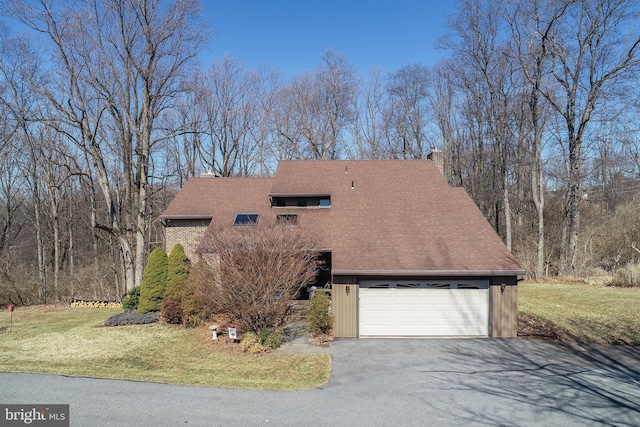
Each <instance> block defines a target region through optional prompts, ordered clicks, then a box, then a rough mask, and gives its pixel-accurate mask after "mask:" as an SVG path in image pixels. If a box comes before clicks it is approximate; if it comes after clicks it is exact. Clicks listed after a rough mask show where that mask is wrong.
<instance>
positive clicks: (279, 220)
mask: <svg viewBox="0 0 640 427" xmlns="http://www.w3.org/2000/svg"><path fill="white" fill-rule="evenodd" d="M276 225H298V214H278V215H276Z"/></svg>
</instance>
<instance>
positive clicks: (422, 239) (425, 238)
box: [164, 160, 524, 275]
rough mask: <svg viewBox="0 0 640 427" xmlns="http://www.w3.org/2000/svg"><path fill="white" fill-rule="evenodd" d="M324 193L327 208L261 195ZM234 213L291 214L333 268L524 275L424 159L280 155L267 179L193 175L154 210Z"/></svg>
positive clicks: (223, 217)
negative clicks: (284, 203) (282, 204)
mask: <svg viewBox="0 0 640 427" xmlns="http://www.w3.org/2000/svg"><path fill="white" fill-rule="evenodd" d="M192 181H196V182H193V183H192ZM352 184H353V188H352ZM327 194H330V195H331V207H330V208H329V209H318V208H317V209H296V208H271V207H270V201H269V195H280V196H282V195H307V196H308V195H327ZM239 212H244V213H260V214H261V215H263V216H266V217H270V218H273V217H275V214H276V213H286V212H298V213H299V226H300V227H304V229H305V230H309V231H310V232H313V233H314V234H320V235H321V236H322V242H321V245H322V246H323V247H326V248H330V249H331V251H332V264H333V273H334V274H376V275H427V274H430V275H447V274H451V275H454V274H455V275H520V274H524V270H523V269H522V267H521V266H520V265H519V264H518V262H517V261H516V260H515V258H514V257H513V256H512V255H511V253H510V252H509V251H508V250H507V248H506V247H505V246H504V244H503V243H502V241H501V239H500V238H499V236H498V235H497V234H496V233H495V231H494V230H493V229H492V227H491V226H490V225H489V223H488V222H487V221H486V219H485V218H484V217H483V215H482V213H481V212H480V210H479V209H478V208H477V207H476V205H475V204H474V202H473V201H472V200H471V198H470V197H469V196H468V195H467V194H466V192H465V191H464V189H461V188H451V187H450V186H449V185H448V184H447V182H446V180H445V179H444V177H443V176H442V175H441V174H440V172H439V171H438V170H437V169H436V168H435V166H434V165H433V163H432V162H431V161H425V160H380V161H374V160H367V161H349V160H336V161H282V162H280V164H279V165H278V170H277V171H276V174H275V176H274V177H273V178H262V179H258V178H194V179H192V180H190V181H189V182H187V185H185V187H184V188H183V189H182V190H181V191H180V193H179V194H178V195H177V196H176V198H175V200H174V201H173V202H172V203H171V204H170V205H169V208H167V211H166V212H165V215H164V216H165V217H170V216H172V215H194V214H198V215H210V216H213V218H214V221H212V222H216V223H226V224H231V223H232V222H233V218H234V217H235V214H236V213H239Z"/></svg>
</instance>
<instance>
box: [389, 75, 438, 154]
mask: <svg viewBox="0 0 640 427" xmlns="http://www.w3.org/2000/svg"><path fill="white" fill-rule="evenodd" d="M429 80H430V76H429V69H428V68H427V67H426V66H424V65H422V64H419V63H415V64H410V65H405V66H403V67H401V68H400V69H399V70H397V71H396V72H394V73H393V74H391V75H390V76H389V79H388V81H387V86H386V91H387V94H388V96H387V100H388V101H387V111H386V115H387V124H388V128H387V131H388V132H389V136H388V138H389V140H390V141H389V142H390V146H391V152H392V156H393V157H394V158H399V159H421V158H423V157H424V156H425V155H426V154H428V153H427V150H428V149H429V148H430V147H429V146H428V145H427V140H426V127H427V121H428V117H429V116H428V110H427V109H428V106H429V103H428V84H429ZM425 145H427V146H425Z"/></svg>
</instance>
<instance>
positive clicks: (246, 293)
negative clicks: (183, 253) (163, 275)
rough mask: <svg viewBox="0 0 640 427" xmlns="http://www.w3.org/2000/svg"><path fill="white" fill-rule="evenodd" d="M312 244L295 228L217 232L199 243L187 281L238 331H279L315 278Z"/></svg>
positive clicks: (315, 254)
mask: <svg viewBox="0 0 640 427" xmlns="http://www.w3.org/2000/svg"><path fill="white" fill-rule="evenodd" d="M316 248H317V245H316V244H314V240H313V239H311V238H309V237H308V236H305V235H303V234H302V233H301V232H300V230H299V229H298V228H296V227H278V226H272V225H268V224H265V225H251V226H234V227H221V228H216V229H214V230H213V231H212V232H211V233H210V234H209V235H207V237H205V239H204V242H203V245H202V247H201V249H200V254H201V255H202V260H201V261H200V262H199V263H197V264H196V266H195V268H194V270H193V272H192V276H193V277H192V278H190V280H193V281H194V285H195V289H196V294H197V296H198V298H199V299H200V301H202V303H203V304H205V305H206V306H207V307H208V308H209V309H210V310H211V311H212V312H214V313H216V314H227V315H228V316H229V318H230V320H231V321H232V322H234V323H235V325H234V326H237V327H238V328H239V329H240V330H243V331H253V332H255V333H260V331H262V330H263V329H266V328H273V327H278V326H281V325H282V324H283V323H284V321H285V319H286V318H287V316H288V314H289V313H290V311H291V305H292V302H293V300H294V299H295V298H296V296H297V294H298V292H299V291H300V289H301V288H303V287H305V286H306V285H308V284H309V283H310V282H312V281H313V280H314V279H315V278H316V275H317V271H318V267H319V263H320V262H319V260H318V256H319V253H318V251H317V250H316Z"/></svg>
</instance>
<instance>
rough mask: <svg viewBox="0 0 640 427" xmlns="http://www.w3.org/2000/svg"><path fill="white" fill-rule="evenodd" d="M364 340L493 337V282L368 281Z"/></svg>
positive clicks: (363, 295)
mask: <svg viewBox="0 0 640 427" xmlns="http://www.w3.org/2000/svg"><path fill="white" fill-rule="evenodd" d="M360 286H361V288H360V290H359V295H360V300H359V307H358V314H359V322H358V324H359V335H360V336H361V337H366V336H488V335H489V284H488V282H477V281H474V282H470V281H466V282H465V281H455V282H417V281H411V282H408V281H407V282H379V281H378V282H363V283H361V284H360Z"/></svg>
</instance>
